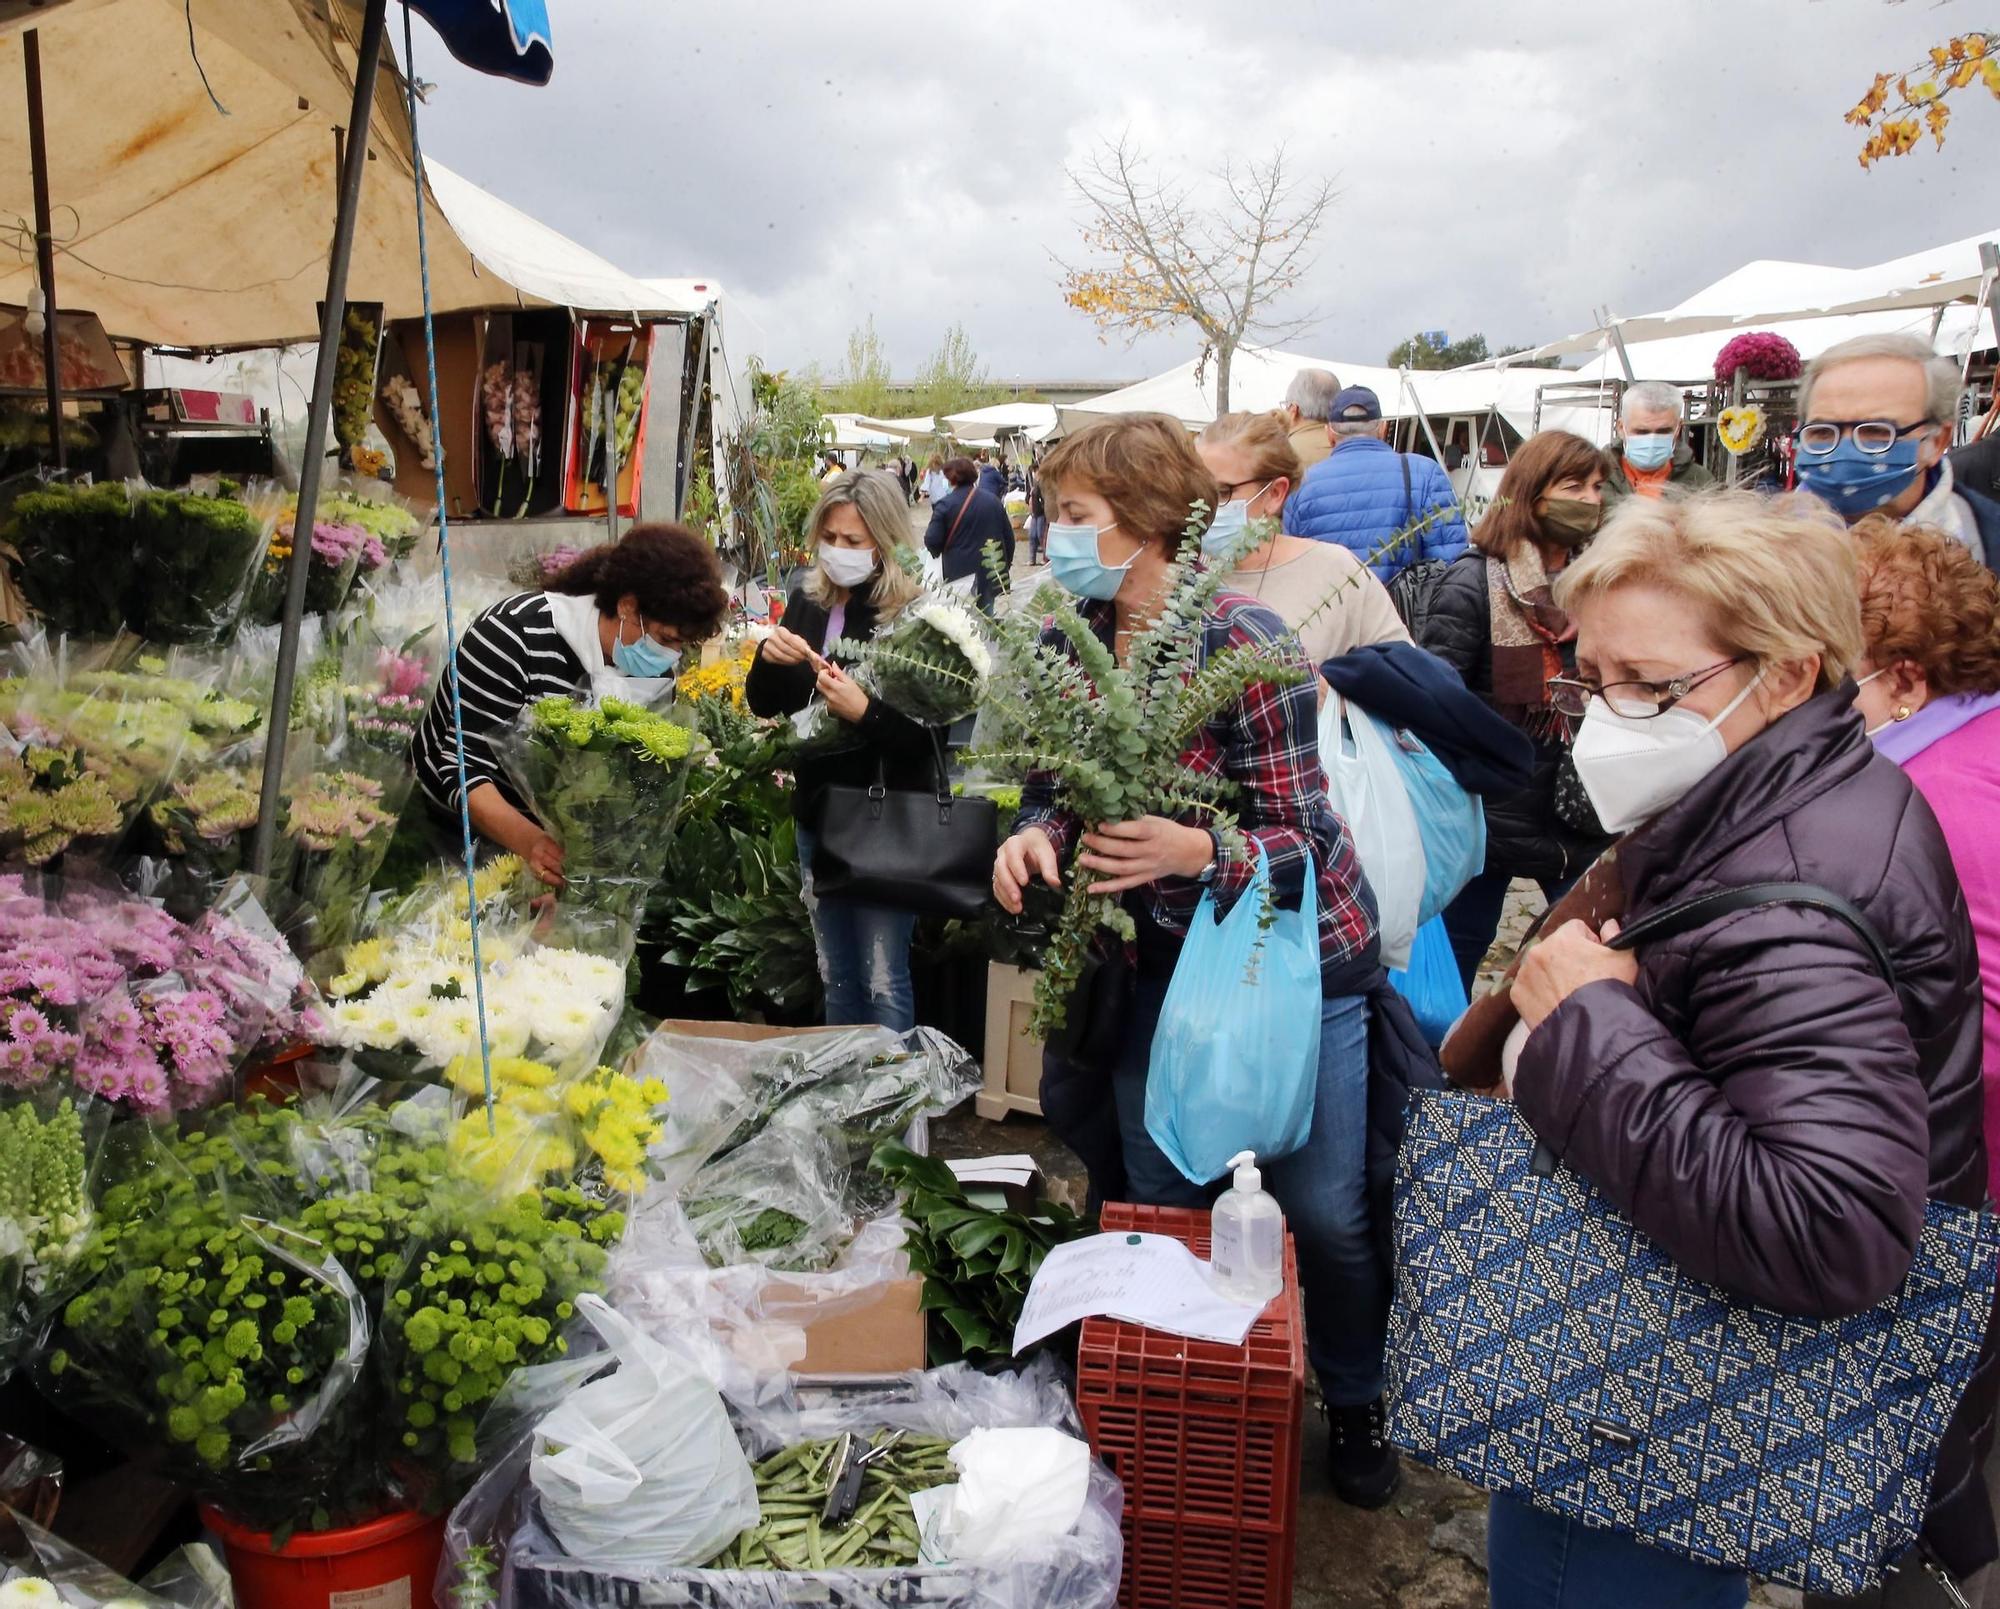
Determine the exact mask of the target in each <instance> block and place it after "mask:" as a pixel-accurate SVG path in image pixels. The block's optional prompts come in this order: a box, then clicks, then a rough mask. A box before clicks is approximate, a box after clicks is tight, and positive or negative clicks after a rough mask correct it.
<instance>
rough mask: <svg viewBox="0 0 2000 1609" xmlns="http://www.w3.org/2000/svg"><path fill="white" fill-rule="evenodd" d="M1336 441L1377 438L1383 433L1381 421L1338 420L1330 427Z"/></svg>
mask: <svg viewBox="0 0 2000 1609" xmlns="http://www.w3.org/2000/svg"><path fill="white" fill-rule="evenodd" d="M1327 428H1328V429H1330V430H1331V431H1332V432H1333V435H1334V439H1335V440H1336V441H1354V440H1357V439H1359V438H1360V437H1362V436H1377V435H1380V434H1381V433H1382V421H1381V420H1380V419H1336V420H1334V421H1333V422H1332V423H1331V424H1330V425H1329V426H1328V427H1327Z"/></svg>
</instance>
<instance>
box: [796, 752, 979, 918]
mask: <svg viewBox="0 0 2000 1609" xmlns="http://www.w3.org/2000/svg"><path fill="white" fill-rule="evenodd" d="M930 739H931V744H932V747H933V749H934V751H935V759H936V770H935V772H934V773H933V786H932V787H930V788H928V789H923V788H891V787H888V786H887V785H886V784H885V783H884V781H883V777H884V771H883V762H882V760H881V759H880V758H879V757H878V758H877V759H876V762H875V781H874V782H873V784H871V785H870V786H868V787H866V788H856V787H851V786H846V785H842V784H835V785H833V786H831V787H828V788H826V789H824V790H822V792H821V794H820V806H819V826H818V837H819V842H818V845H817V846H816V847H815V848H814V850H813V861H812V877H813V893H814V894H815V895H816V896H817V897H818V898H820V899H844V900H852V901H853V902H854V903H855V904H857V905H881V906H886V907H887V908H888V909H890V910H894V911H909V912H912V913H913V914H915V915H917V916H947V917H950V916H956V917H961V918H964V919H966V920H970V919H972V918H974V917H976V916H978V915H979V914H980V913H981V912H982V911H984V910H985V909H986V902H987V900H988V899H990V898H991V897H992V893H993V856H994V853H995V852H996V851H997V850H998V848H999V834H1000V813H999V810H998V807H996V806H995V804H994V803H993V801H992V800H991V799H985V798H980V797H978V796H976V795H973V796H967V797H964V798H959V797H954V796H953V794H952V791H951V777H950V773H949V771H948V770H947V768H946V766H945V759H944V734H943V733H942V732H940V731H939V730H938V729H937V728H936V727H932V728H931V729H930Z"/></svg>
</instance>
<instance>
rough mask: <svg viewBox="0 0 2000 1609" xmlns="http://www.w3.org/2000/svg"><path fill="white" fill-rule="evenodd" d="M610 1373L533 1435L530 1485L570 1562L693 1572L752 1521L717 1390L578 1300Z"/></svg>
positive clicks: (740, 1459)
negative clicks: (609, 1359) (608, 1359)
mask: <svg viewBox="0 0 2000 1609" xmlns="http://www.w3.org/2000/svg"><path fill="white" fill-rule="evenodd" d="M577 1311H578V1312H580V1313H581V1314H582V1315H583V1316H584V1317H585V1318H587V1319H589V1321H590V1322H591V1324H592V1326H593V1327H595V1329H596V1330H597V1333H598V1334H599V1335H601V1336H602V1337H603V1338H604V1341H605V1344H606V1345H607V1346H608V1347H609V1348H610V1349H611V1351H612V1353H613V1354H614V1355H615V1356H616V1357H617V1359H618V1371H617V1373H615V1374H611V1375H607V1376H605V1377H603V1378H601V1379H598V1380H593V1381H592V1382H591V1383H590V1384H589V1385H586V1386H583V1387H582V1388H581V1389H579V1390H578V1391H577V1392H576V1393H575V1394H574V1395H573V1396H571V1397H570V1398H569V1399H568V1400H567V1401H565V1402H564V1403H562V1404H561V1405H560V1406H559V1407H557V1408H556V1409H555V1410H554V1411H553V1412H552V1413H550V1414H549V1415H548V1416H547V1417H546V1418H544V1419H543V1420H542V1422H541V1424H540V1425H538V1426H537V1427H536V1429H535V1437H534V1452H533V1454H532V1456H531V1457H530V1459H529V1462H528V1478H529V1479H530V1481H532V1482H533V1484H534V1487H535V1490H536V1491H537V1492H539V1493H540V1494H541V1499H542V1514H543V1516H544V1518H545V1519H546V1520H547V1521H548V1526H549V1530H550V1531H551V1532H552V1533H554V1535H555V1538H556V1540H557V1541H558V1542H560V1543H561V1544H562V1546H563V1550H564V1551H565V1552H566V1553H568V1554H569V1555H570V1557H571V1558H573V1559H575V1560H577V1561H579V1562H581V1563H586V1564H591V1565H599V1566H618V1565H637V1564H650V1565H659V1564H699V1563H701V1562H703V1561H704V1560H707V1559H710V1558H713V1557H714V1556H715V1554H716V1553H717V1552H719V1551H720V1550H721V1548H722V1546H723V1544H724V1543H726V1542H730V1541H733V1540H734V1539H735V1537H736V1536H737V1535H738V1533H740V1532H742V1531H744V1530H746V1529H747V1528H749V1527H750V1526H753V1525H755V1524H756V1523H757V1517H758V1505H757V1482H756V1478H755V1476H753V1475H752V1474H751V1472H750V1461H749V1460H748V1459H747V1458H745V1457H744V1456H743V1448H742V1447H741V1446H740V1445H739V1444H738V1442H737V1440H736V1432H735V1431H734V1430H732V1429H731V1428H730V1424H729V1415H728V1414H727V1412H726V1411H725V1410H724V1409H723V1406H722V1398H721V1397H720V1396H719V1395H718V1394H717V1393H716V1390H715V1387H714V1386H712V1385H710V1384H709V1382H708V1380H707V1379H706V1378H705V1377H704V1376H703V1375H702V1374H701V1373H700V1372H699V1371H697V1370H696V1369H695V1368H694V1367H692V1366H691V1365H689V1364H687V1363H684V1362H683V1361H682V1360H681V1359H679V1358H677V1357H675V1356H674V1354H673V1353H671V1352H669V1351H667V1349H666V1348H664V1347H662V1346H660V1345H659V1344H658V1343H656V1342H654V1341H651V1340H649V1339H647V1337H646V1336H645V1335H644V1334H642V1333H641V1332H640V1331H639V1330H638V1329H636V1328H635V1327H634V1326H633V1325H632V1324H630V1323H629V1322H628V1321H627V1320H626V1319H624V1318H623V1317H622V1316H620V1315H619V1314H618V1313H617V1312H615V1311H614V1310H613V1309H612V1308H611V1307H610V1305H609V1304H607V1303H606V1302H605V1301H604V1300H603V1299H602V1298H601V1297H597V1296H582V1297H579V1298H578V1299H577Z"/></svg>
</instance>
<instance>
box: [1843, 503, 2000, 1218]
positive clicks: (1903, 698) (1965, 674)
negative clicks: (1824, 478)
mask: <svg viewBox="0 0 2000 1609" xmlns="http://www.w3.org/2000/svg"><path fill="white" fill-rule="evenodd" d="M1854 536H1855V540H1856V541H1857V542H1858V543H1859V544H1860V548H1861V637H1862V641H1863V643H1864V645H1865V646H1864V649H1863V653H1862V659H1861V663H1860V665H1859V666H1858V667H1857V668H1858V669H1859V671H1860V673H1861V676H1860V688H1861V692H1860V695H1859V696H1858V697H1857V698H1856V699H1855V701H1854V703H1855V707H1856V708H1858V709H1859V710H1860V711H1861V718H1862V719H1863V720H1864V721H1866V722H1867V723H1868V735H1869V736H1870V737H1872V738H1873V739H1874V740H1875V747H1876V748H1877V749H1878V750H1879V751H1880V752H1881V753H1883V754H1886V755H1887V756H1888V757H1889V758H1890V759H1892V760H1894V761H1895V762H1896V764H1898V765H1900V766H1901V767H1902V768H1903V770H1904V771H1905V772H1906V773H1908V775H1909V778H1910V780H1911V781H1912V782H1914V783H1915V784H1916V785H1917V791H1918V792H1919V793H1921V794H1922V795H1923V796H1924V801H1925V803H1927V804H1928V805H1929V806H1930V807H1931V810H1932V812H1933V813H1934V814H1935V815H1936V816H1937V818H1938V826H1939V827H1940V828H1942V829H1943V832H1944V838H1945V842H1946V843H1948V844H1949V845H1950V846H1951V858H1952V861H1953V863H1954V864H1955V865H1956V866H1957V867H1958V880H1959V882H1960V883H1961V884H1963V885H1964V888H1965V903H1966V905H1967V907H1968V908H1969V909H1970V910H1971V912H1972V931H1973V933H1974V935H1975V936H1976V938H1977V940H1978V944H1979V973H1980V978H1981V980H1982V981H1983V983H1984V985H1985V994H1986V1105H1985V1110H1986V1122H1985V1129H1986V1152H1987V1155H1986V1166H1987V1179H1986V1185H1987V1190H1988V1192H1989V1194H1990V1195H1991V1196H1992V1197H1993V1199H1995V1200H2000V1167H1996V1166H1995V1163H1996V1160H2000V1143H1996V1142H2000V828H1996V825H1995V824H1996V823H2000V576H1995V575H1994V573H1993V572H1992V571H1991V570H1989V569H1988V568H1987V567H1986V566H1985V565H1983V564H1981V563H1980V562H1979V559H1978V557H1977V556H1976V555H1975V554H1974V553H1973V552H1972V550H1971V549H1970V548H1968V547H1967V546H1966V545H1965V544H1964V543H1963V542H1961V541H1959V540H1958V539H1957V538H1956V537H1953V536H1950V535H1948V534H1946V533H1945V532H1943V531H1939V530H1934V529H1929V528H1926V527H1923V526H1915V525H1899V524H1898V523H1897V522H1896V521H1894V520H1892V519H1889V518H1886V517H1885V516H1882V515H1870V516H1869V517H1868V518H1867V519H1865V520H1862V521H1861V522H1860V523H1859V524H1858V525H1856V526H1855V527H1854Z"/></svg>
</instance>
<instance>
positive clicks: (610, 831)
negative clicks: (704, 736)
mask: <svg viewBox="0 0 2000 1609" xmlns="http://www.w3.org/2000/svg"><path fill="white" fill-rule="evenodd" d="M703 747H705V745H704V744H703V743H702V740H701V739H700V738H699V737H698V736H696V734H695V733H694V732H693V731H692V730H690V729H689V728H688V727H686V726H683V725H681V724H679V723H678V722H676V721H673V720H670V719H669V718H667V717H666V716H664V715H660V714H656V713H655V712H654V711H652V710H648V709H644V708H642V707H641V706H639V705H637V704H631V703H627V702H626V701H625V700H623V699H617V698H607V699H605V700H604V701H603V702H602V703H600V704H597V705H594V706H593V705H586V704H579V703H577V702H575V701H574V700H572V699H567V698H545V699H543V700H541V701H540V702H539V703H537V704H535V705H534V706H533V707H532V708H530V709H529V710H527V711H526V712H525V714H524V715H523V716H522V719H521V724H520V726H519V728H518V729H517V731H516V732H515V734H514V738H513V741H512V742H511V744H510V745H509V749H508V753H507V756H506V758H507V761H508V767H509V770H510V772H511V774H512V775H513V777H514V780H515V782H516V784H517V785H518V786H519V788H520V789H521V792H522V795H523V797H524V798H525V799H526V800H527V801H528V804H529V807H530V808H531V809H532V810H533V811H534V812H535V814H536V816H537V817H539V818H540V820H541V822H542V824H543V826H545V827H547V828H548V830H549V832H550V833H551V834H552V835H553V836H554V837H555V839H556V841H557V842H558V843H560V844H561V845H562V847H563V878H564V882H565V890H564V896H563V897H564V903H565V904H568V905H571V906H573V907H581V908H585V909H591V910H597V911H602V912H605V913H607V914H610V915H614V916H617V917H619V918H621V919H623V920H627V921H629V920H632V919H633V918H634V917H635V916H636V914H637V911H638V909H639V907H640V905H642V904H643V903H644V901H645V897H646V893H647V891H648V890H649V889H650V888H651V887H652V885H653V884H654V883H655V882H657V881H658V880H659V877H660V874H661V872H662V871H663V870H664V869H665V867H666V860H667V851H668V849H669V848H671V847H672V843H673V832H674V826H675V822H676V820H677V818H678V817H679V814H680V807H681V802H682V799H683V798H684V797H685V795H686V792H687V782H688V774H689V771H690V769H691V768H692V766H693V765H694V763H695V762H696V759H697V758H698V755H697V750H698V749H700V748H703Z"/></svg>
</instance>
